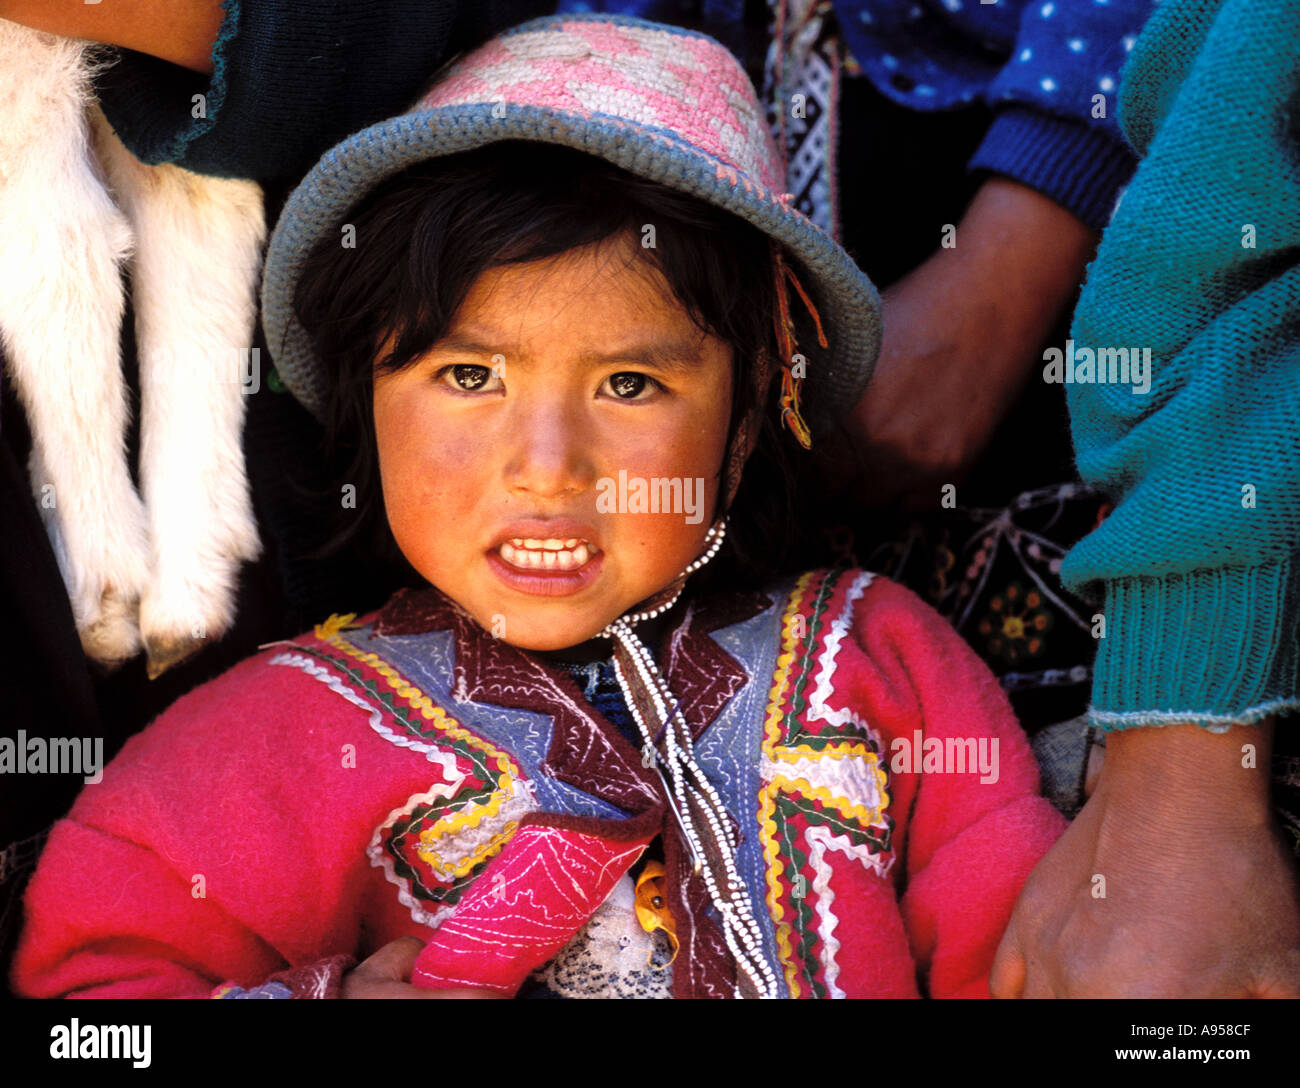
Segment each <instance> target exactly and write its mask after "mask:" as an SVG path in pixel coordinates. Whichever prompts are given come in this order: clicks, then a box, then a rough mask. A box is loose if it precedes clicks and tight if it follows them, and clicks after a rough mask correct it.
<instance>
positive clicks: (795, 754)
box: [771, 740, 880, 763]
mask: <svg viewBox="0 0 1300 1088" xmlns="http://www.w3.org/2000/svg"><path fill="white" fill-rule="evenodd" d="M861 755H867V756H871V757H872V758H874V759H877V760H879V758H880V757H879V755H878V754H877V753H876V751H875V750H874V749H873V748H872V747H871V745H869V744H868V743H867V742H866V741H865V740H846V741H837V742H835V743H832V744H828V745H827V746H826V747H825V748H810V747H809V746H808V745H806V744H796V745H795V746H794V747H793V748H777V749H775V750H774V751H773V752H772V755H771V758H772V761H773V762H784V763H798V762H799V760H801V759H844V758H845V757H846V756H861Z"/></svg>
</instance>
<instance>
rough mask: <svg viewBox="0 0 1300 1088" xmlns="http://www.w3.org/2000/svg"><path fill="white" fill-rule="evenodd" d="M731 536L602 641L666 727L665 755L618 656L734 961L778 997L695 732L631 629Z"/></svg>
mask: <svg viewBox="0 0 1300 1088" xmlns="http://www.w3.org/2000/svg"><path fill="white" fill-rule="evenodd" d="M726 532H727V522H726V519H725V518H724V519H721V520H720V521H718V522H717V524H715V525H714V526H712V527H711V528H710V529H709V531H708V534H707V535H706V536H705V538H704V539H705V540H706V541H708V542H709V546H708V548H707V549H706V550H705V552H704V554H702V555H701V556H700V557H699V558H698V559H696V560H695V561H694V562H693V563H691V564H690V565H689V566H688V567H687V568H686V569H685V570H684V571H683V572H682V574H681V575H679V577H680V578H681V579H682V586H681V588H679V589H678V590H677V592H676V593H674V594H673V596H672V598H671V599H670V600H668V601H667V602H665V603H664V604H661V605H659V606H658V607H656V608H653V609H649V610H647V611H644V612H635V613H632V614H629V615H625V616H620V617H619V618H618V619H616V620H614V621H613V622H612V623H611V624H609V626H607V627H606V628H605V629H604V630H603V631H601V632H600V637H604V638H609V639H611V640H616V641H617V642H618V643H619V645H621V646H622V647H623V649H624V650H626V652H627V655H628V657H629V659H630V660H631V661H632V665H633V668H635V669H636V672H637V676H638V679H639V680H640V681H641V685H642V687H643V688H644V690H645V691H646V692H647V693H648V694H649V696H650V699H651V702H652V703H653V706H654V713H655V717H656V718H658V720H659V722H660V723H662V727H663V728H662V731H663V736H664V751H663V752H662V753H659V752H658V749H657V748H656V746H655V741H654V734H653V733H652V731H651V729H650V726H649V724H648V723H647V722H646V721H645V720H644V718H643V715H642V714H641V711H640V710H639V708H638V707H637V705H636V700H635V699H634V698H633V695H632V691H631V686H630V684H629V682H628V678H627V677H626V676H624V674H623V668H622V666H621V664H620V662H619V661H618V659H617V657H615V660H614V674H615V676H616V677H617V678H618V683H619V687H621V688H622V689H623V694H624V696H625V699H626V702H627V708H628V711H629V712H630V713H631V715H632V718H633V720H634V721H635V722H636V724H637V728H638V729H639V730H640V731H641V736H642V738H643V739H644V742H645V748H644V751H645V753H646V755H647V757H648V758H649V759H650V760H651V762H650V764H649V765H650V766H653V767H654V768H655V770H656V771H657V772H658V774H659V777H660V779H661V780H662V781H663V784H664V790H665V793H666V796H667V799H668V807H669V808H670V809H671V810H672V813H673V815H674V816H675V817H676V819H677V824H678V826H679V827H680V828H681V829H682V835H683V836H684V838H685V839H686V843H687V846H688V847H689V848H690V851H691V856H692V857H693V859H694V862H695V871H696V872H697V873H700V874H702V875H703V877H704V883H705V886H706V887H707V888H708V892H709V898H710V899H711V900H712V902H713V905H714V907H715V908H716V909H717V911H718V914H719V916H720V917H721V919H722V933H723V937H724V938H725V940H726V942H727V948H728V949H729V950H730V951H731V954H732V955H733V956H734V957H735V959H736V963H737V965H738V966H739V968H740V969H741V970H742V971H744V972H745V974H746V975H747V976H748V977H749V979H750V981H751V982H752V983H753V984H754V987H755V989H756V990H757V991H758V993H759V996H761V997H776V996H778V993H779V991H778V988H777V980H776V975H775V973H774V972H773V971H772V968H771V966H770V965H769V964H768V962H767V959H766V958H765V957H764V955H763V952H762V948H763V931H762V929H761V928H760V927H759V925H758V922H757V921H756V920H755V918H754V909H753V905H752V903H751V901H750V898H749V891H748V889H747V888H746V887H745V882H744V880H743V879H742V878H741V876H740V871H739V870H738V868H737V867H736V844H735V842H734V841H733V836H732V831H731V824H730V820H729V817H728V815H727V810H726V808H725V807H724V806H723V803H722V799H721V798H720V797H719V796H718V793H717V791H716V790H715V789H714V788H713V786H712V784H711V783H710V782H709V780H708V779H707V778H706V777H705V776H704V772H703V771H702V770H701V769H700V767H699V764H697V763H696V762H695V741H694V738H693V737H692V736H691V730H690V726H689V725H688V724H687V722H686V720H685V718H684V716H683V715H682V714H681V713H679V711H678V704H677V702H676V700H674V698H673V693H672V691H671V689H670V688H669V687H668V683H667V681H666V680H665V679H664V678H663V675H662V674H661V673H660V671H659V669H658V667H657V666H656V665H655V661H654V657H653V656H652V655H651V653H650V651H649V650H648V649H647V648H646V646H645V644H644V643H643V642H642V641H641V640H640V639H639V638H638V637H637V635H636V633H635V632H634V631H633V630H632V628H633V626H634V625H635V624H638V623H641V622H642V621H644V620H648V619H653V618H654V617H655V616H658V615H661V614H662V613H664V612H666V611H667V610H668V609H669V608H671V607H672V606H673V605H674V604H676V603H677V600H678V598H680V597H681V595H682V592H683V590H684V589H685V588H686V586H685V579H686V577H688V576H689V575H691V574H693V573H695V571H697V570H699V569H700V568H701V567H702V566H704V564H705V563H707V562H708V561H709V560H710V559H712V558H713V557H714V556H715V555H717V553H718V549H719V548H721V547H722V541H723V538H724V537H725V536H726ZM669 707H671V710H670V709H669ZM656 757H660V758H656ZM661 761H662V765H661ZM665 769H666V770H665ZM695 810H698V811H699V813H701V814H702V815H703V817H704V822H705V824H706V825H707V829H706V834H707V835H708V842H709V844H710V845H712V846H713V847H714V848H715V850H716V854H717V856H718V857H719V858H720V860H721V863H722V864H721V869H722V871H721V872H715V869H716V868H717V865H716V864H715V863H714V862H712V861H711V860H710V855H709V854H708V852H707V851H706V850H705V849H704V842H703V840H701V837H700V831H699V829H698V828H697V826H696V822H697V821H696V817H695V815H694V811H695Z"/></svg>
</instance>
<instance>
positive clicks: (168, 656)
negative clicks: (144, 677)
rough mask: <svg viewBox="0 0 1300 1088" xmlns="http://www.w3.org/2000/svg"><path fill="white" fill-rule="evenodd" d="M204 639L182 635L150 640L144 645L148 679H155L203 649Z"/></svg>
mask: <svg viewBox="0 0 1300 1088" xmlns="http://www.w3.org/2000/svg"><path fill="white" fill-rule="evenodd" d="M205 641H207V640H206V639H201V638H192V637H191V636H189V635H182V636H181V637H180V638H174V639H160V640H158V641H155V642H150V643H149V644H148V646H147V647H146V651H145V652H146V654H147V661H148V664H147V666H146V671H147V672H148V674H149V679H150V680H157V679H158V677H160V676H161V675H162V674H163V673H165V672H166V671H167V670H168V669H170V668H172V667H174V666H176V665H179V664H180V663H181V662H183V661H188V660H189V659H190V658H191V657H193V656H194V655H195V654H197V653H198V652H199V651H200V650H201V649H203V644H204V642H205Z"/></svg>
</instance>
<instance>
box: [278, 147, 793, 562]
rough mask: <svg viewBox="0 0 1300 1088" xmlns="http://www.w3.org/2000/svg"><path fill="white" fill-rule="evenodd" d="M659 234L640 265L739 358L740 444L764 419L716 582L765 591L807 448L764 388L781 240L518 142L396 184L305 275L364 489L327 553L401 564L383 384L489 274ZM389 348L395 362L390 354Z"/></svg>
mask: <svg viewBox="0 0 1300 1088" xmlns="http://www.w3.org/2000/svg"><path fill="white" fill-rule="evenodd" d="M647 224H652V225H653V227H654V232H655V238H654V246H653V247H643V246H640V245H638V247H637V253H638V255H639V256H641V257H644V259H646V260H648V261H651V262H653V264H654V266H656V267H657V268H658V269H659V271H660V272H661V273H662V274H663V276H664V278H665V279H666V280H667V282H668V284H669V286H670V288H671V289H672V291H673V293H674V295H675V296H676V298H677V299H678V301H679V302H681V304H682V305H683V307H684V308H685V309H686V311H687V312H688V313H689V314H690V316H691V318H692V319H693V320H694V321H695V323H696V325H697V326H699V327H700V328H701V330H704V331H707V332H710V333H712V334H713V335H715V336H717V337H719V338H720V339H722V340H723V341H725V342H726V343H728V344H729V345H730V346H731V347H732V349H733V360H734V367H733V375H732V389H733V396H732V405H731V418H730V427H729V431H728V447H729V446H730V439H731V436H732V435H734V434H735V431H736V428H737V426H738V425H739V424H740V422H741V421H742V420H743V419H744V418H745V416H746V414H748V413H751V412H753V413H754V415H755V421H756V423H757V424H758V442H757V446H756V448H755V451H754V454H753V456H752V457H751V458H750V461H749V463H748V465H747V467H746V470H745V473H744V475H743V477H742V482H741V485H740V489H739V491H738V493H737V496H736V499H735V501H734V502H733V504H732V507H731V510H730V511H729V532H728V546H727V547H726V548H725V549H724V552H723V555H722V556H720V557H719V558H720V559H722V560H723V562H722V563H721V564H717V566H719V567H720V568H721V571H719V572H718V573H716V574H712V573H711V574H710V575H709V577H708V578H707V581H708V582H712V583H715V584H718V585H724V584H734V585H745V584H749V585H752V584H754V583H755V582H756V581H761V580H765V579H766V578H769V577H771V576H772V575H773V574H775V573H777V572H778V571H779V570H780V569H781V568H782V562H783V560H784V558H785V555H786V552H787V551H788V549H789V547H790V545H791V542H792V535H791V534H792V517H791V506H790V501H789V499H790V495H791V492H792V488H793V467H792V461H791V457H792V451H791V448H790V447H792V446H793V444H794V440H793V438H792V437H791V435H789V434H788V433H782V430H781V428H780V425H779V419H778V414H777V412H776V411H775V410H774V408H773V405H772V397H773V396H774V390H775V389H777V388H779V382H778V383H769V385H768V387H767V388H766V389H763V390H760V389H758V387H757V383H756V381H755V374H756V368H757V364H758V360H759V359H760V358H761V356H762V353H763V352H767V353H769V354H770V355H771V357H772V358H773V359H775V358H776V357H777V347H776V343H775V334H774V324H773V311H774V307H775V293H774V292H775V288H774V280H773V272H772V250H771V242H770V241H769V239H768V236H767V235H765V234H764V233H763V232H762V231H760V230H758V229H757V228H755V227H753V226H752V225H750V224H748V223H746V222H744V221H743V220H741V219H739V218H738V217H736V216H733V215H731V214H730V213H728V212H726V211H723V210H722V209H719V208H716V207H714V206H713V205H711V204H708V203H706V202H704V201H702V200H698V199H696V198H694V197H692V196H690V195H688V194H685V193H682V192H679V191H678V190H675V189H670V188H668V187H667V186H664V185H660V184H658V183H656V182H653V181H650V180H647V179H644V178H641V177H638V176H636V175H634V174H631V173H628V172H627V171H625V170H622V169H620V168H619V167H616V166H614V165H612V164H610V163H607V162H605V161H604V160H602V159H598V158H595V157H593V156H590V155H586V154H583V153H581V152H578V151H574V150H571V149H569V148H564V147H557V146H553V145H548V144H532V143H524V142H521V141H505V142H500V143H495V144H491V145H488V146H486V147H483V148H479V149H476V150H473V151H468V152H463V153H460V154H457V155H452V156H447V157H444V158H439V159H434V160H430V161H427V162H422V163H419V164H417V165H415V166H412V167H410V168H408V169H406V170H405V171H403V172H402V173H400V174H397V175H394V176H393V177H391V178H388V179H386V180H385V181H383V182H381V183H380V184H379V185H378V186H377V187H376V188H375V189H373V190H372V191H371V192H370V193H369V194H367V195H366V197H365V198H363V199H362V200H361V201H360V202H359V203H358V204H357V205H356V206H355V207H353V208H352V209H351V211H350V212H349V213H348V215H347V216H346V217H345V223H344V224H341V225H340V229H339V230H338V231H336V232H334V233H333V234H331V235H330V236H329V237H328V238H327V239H325V240H324V241H322V242H321V243H320V244H319V245H318V246H317V247H316V248H315V250H314V251H313V252H312V253H311V254H310V255H309V257H308V259H307V260H306V262H305V264H304V267H303V269H302V271H301V274H300V276H299V279H298V285H297V289H296V293H295V297H294V306H295V311H296V313H297V316H298V320H299V321H300V322H301V324H302V326H303V328H304V329H305V330H306V331H307V334H308V336H309V337H310V339H311V342H312V345H313V348H314V350H315V352H316V354H317V357H318V358H319V359H320V360H321V362H322V363H323V365H324V367H325V369H326V373H327V374H328V375H330V377H331V380H330V381H329V393H328V400H327V405H326V412H325V425H326V434H327V442H328V443H329V446H330V450H331V456H333V457H335V458H336V459H337V455H338V452H339V450H342V451H343V453H344V456H345V458H346V457H347V456H349V455H350V459H351V463H350V464H349V465H348V467H347V469H346V472H345V482H349V483H352V484H354V485H355V486H356V496H357V508H356V509H355V510H350V511H346V512H345V515H344V517H345V521H344V523H343V524H342V525H341V526H340V529H339V531H338V532H337V534H336V535H335V536H334V538H333V539H332V540H331V541H330V542H329V543H328V544H327V545H326V546H325V548H323V549H321V550H319V551H318V553H317V554H318V555H320V554H331V553H333V552H335V551H337V550H338V549H339V548H341V547H343V546H344V544H346V543H348V542H349V541H350V540H351V539H352V538H353V537H356V536H357V534H363V535H362V537H361V540H362V542H363V544H364V546H366V547H367V548H368V549H369V550H370V551H372V552H373V553H375V554H377V555H379V556H380V557H381V558H384V559H386V560H388V561H390V562H396V563H400V562H401V560H400V553H399V552H398V549H397V545H396V542H395V541H394V540H393V537H392V534H391V531H390V530H389V528H388V523H387V519H386V518H385V516H384V512H383V502H382V497H381V493H380V487H379V480H378V457H377V452H376V446H375V435H374V420H373V395H372V381H373V376H374V374H375V373H376V372H380V373H383V372H395V371H398V370H401V369H403V368H405V367H407V366H410V365H411V364H412V363H414V362H415V361H416V360H417V359H418V358H419V357H420V356H422V355H423V354H425V353H426V352H427V351H429V349H430V348H432V347H433V345H434V344H435V343H436V342H437V341H438V340H439V339H440V338H441V337H442V336H443V335H444V334H445V332H446V330H447V328H448V327H449V326H450V323H451V319H452V317H453V316H454V315H455V313H456V311H457V309H458V308H459V307H460V305H461V303H462V301H463V300H464V298H465V297H466V295H467V294H468V292H469V290H470V288H471V287H472V286H473V284H474V282H475V281H476V280H477V279H478V277H479V276H480V275H481V274H482V273H483V272H485V271H487V270H489V269H491V268H493V267H498V266H501V265H505V264H513V263H524V262H530V261H536V260H542V259H545V258H547V257H551V256H555V255H558V254H561V253H564V252H567V251H569V250H571V249H576V248H580V247H583V246H587V245H592V244H595V243H598V242H602V241H604V240H605V239H608V238H611V237H615V236H617V235H620V234H622V233H624V232H628V231H630V232H632V233H633V235H634V236H635V237H636V238H637V239H638V240H640V239H641V238H642V229H643V227H644V226H646V225H647ZM349 228H350V229H349ZM348 242H353V243H354V244H352V245H349V244H347V243H348ZM805 282H806V281H805ZM390 336H391V337H392V338H393V344H392V350H391V351H390V352H389V353H387V354H386V356H385V357H383V358H377V355H378V351H379V348H380V346H381V345H382V344H384V343H385V342H386V341H387V340H388V338H389V337H390ZM773 370H774V374H775V375H779V369H778V368H776V367H774V368H773ZM724 471H725V468H724ZM338 493H339V491H338V489H337V488H335V489H334V490H333V492H332V494H333V495H335V496H337V495H338ZM724 557H726V558H724ZM715 563H716V561H715ZM714 567H715V564H710V566H709V567H706V568H705V570H704V571H703V572H701V573H702V574H705V573H709V572H710V571H711V570H712V569H713V568H714Z"/></svg>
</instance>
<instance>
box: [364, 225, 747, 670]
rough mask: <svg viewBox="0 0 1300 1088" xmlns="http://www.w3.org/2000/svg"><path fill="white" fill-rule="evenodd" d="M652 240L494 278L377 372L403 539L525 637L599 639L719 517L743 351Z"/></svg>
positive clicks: (499, 625) (513, 634) (530, 642)
mask: <svg viewBox="0 0 1300 1088" xmlns="http://www.w3.org/2000/svg"><path fill="white" fill-rule="evenodd" d="M638 243H639V239H637V238H635V237H634V236H633V235H631V234H626V235H623V236H621V237H619V238H616V239H609V240H607V241H606V242H604V243H601V244H600V245H597V246H589V247H587V248H585V249H581V250H573V251H571V252H569V253H565V254H562V255H560V256H559V257H555V258H552V259H549V260H545V261H538V262H535V263H532V264H526V265H509V266H505V267H502V268H497V269H492V270H489V271H488V272H486V273H484V274H483V275H482V276H481V277H480V278H479V279H478V280H477V282H475V284H474V285H473V287H472V288H471V289H470V291H469V294H468V295H467V297H466V299H465V302H464V304H463V305H462V306H461V308H460V310H459V311H458V312H457V314H456V316H455V318H454V319H453V321H452V323H451V327H450V328H449V329H448V331H447V334H446V336H444V337H443V339H442V340H440V341H439V342H438V343H437V344H435V345H434V347H433V348H432V350H430V351H429V352H428V354H427V355H425V356H424V357H423V358H421V359H419V360H418V361H417V362H415V363H414V364H412V365H411V366H410V367H408V368H407V369H405V370H403V371H401V372H400V373H397V374H387V375H381V376H378V377H377V378H376V380H375V385H374V400H375V434H376V441H377V445H378V451H379V467H380V478H381V480H382V484H383V491H384V505H385V508H386V510H387V514H388V523H389V525H390V526H391V527H392V531H393V535H394V537H395V538H396V540H397V544H398V546H399V547H400V548H401V549H402V552H403V554H404V555H405V556H406V558H407V559H408V560H409V561H410V563H411V565H412V566H413V567H415V569H416V570H418V571H419V572H420V574H422V575H423V576H424V577H425V578H426V579H428V581H429V582H431V583H432V584H433V585H435V586H437V587H438V589H440V590H442V591H443V592H444V593H445V594H447V596H449V597H451V598H452V599H453V600H455V601H456V602H457V603H458V604H460V605H461V607H463V608H464V609H465V610H466V611H468V612H469V613H470V614H471V615H472V616H473V617H474V618H475V620H477V621H478V623H479V624H480V625H481V626H482V627H483V628H484V629H485V630H487V631H489V632H490V633H491V634H493V635H495V636H497V637H500V638H504V639H505V640H507V641H508V642H510V643H512V644H514V645H516V646H520V647H523V648H524V649H530V650H556V649H562V648H565V647H569V646H574V645H577V644H578V643H580V642H584V641H586V640H587V639H589V638H591V637H592V636H594V635H595V634H596V633H597V632H599V631H600V630H601V629H602V628H604V627H605V626H606V624H608V623H609V622H610V621H612V620H614V619H616V618H617V617H618V616H620V615H621V614H622V613H624V612H626V611H627V610H628V609H629V608H631V607H632V606H633V605H634V604H637V603H638V602H639V601H642V600H644V599H645V598H647V597H649V596H651V595H652V594H654V593H655V592H657V591H658V590H660V589H662V588H663V587H664V586H665V585H667V584H668V583H669V582H671V581H672V580H673V578H675V577H676V576H677V575H678V574H679V573H680V572H681V570H682V568H683V567H685V566H686V565H687V564H688V563H690V562H691V561H692V560H693V559H694V558H695V557H696V556H697V555H699V553H700V552H701V550H702V548H703V541H704V537H705V533H706V532H707V531H708V528H709V526H710V524H711V523H712V520H713V511H714V509H715V506H716V502H717V497H718V489H719V486H720V477H721V468H722V463H723V458H724V455H725V452H726V450H725V447H726V438H727V423H728V420H729V418H730V412H731V382H732V364H731V354H732V353H731V349H730V347H729V346H728V345H727V344H726V343H725V342H724V341H722V340H720V339H718V338H717V337H714V336H711V335H705V334H702V333H701V332H700V330H699V328H698V327H697V326H696V325H695V324H694V323H693V322H692V321H691V318H690V316H689V315H688V314H687V312H686V310H685V309H684V308H683V307H682V305H681V304H680V303H679V302H678V301H677V300H676V299H675V298H674V297H673V295H672V292H671V290H670V289H669V287H668V284H667V281H666V280H665V279H664V278H663V276H662V274H661V273H660V272H659V271H658V270H657V269H654V268H652V267H651V266H650V265H649V264H647V263H646V262H645V261H644V260H643V259H642V258H641V257H640V256H639V255H638V253H637V245H638ZM620 474H622V475H621V476H620ZM651 495H653V497H654V503H653V506H654V507H655V508H657V509H658V511H659V512H657V513H653V512H646V511H649V510H650V509H651V499H650V496H651Z"/></svg>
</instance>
